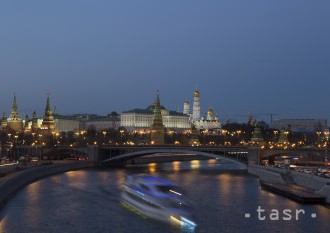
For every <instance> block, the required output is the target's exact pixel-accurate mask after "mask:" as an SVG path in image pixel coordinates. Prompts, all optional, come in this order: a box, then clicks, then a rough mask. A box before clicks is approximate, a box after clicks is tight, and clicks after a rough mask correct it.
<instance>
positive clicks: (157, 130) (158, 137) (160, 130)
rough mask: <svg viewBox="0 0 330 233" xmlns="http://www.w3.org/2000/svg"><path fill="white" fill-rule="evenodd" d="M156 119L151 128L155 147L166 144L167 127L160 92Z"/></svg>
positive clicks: (156, 106)
mask: <svg viewBox="0 0 330 233" xmlns="http://www.w3.org/2000/svg"><path fill="white" fill-rule="evenodd" d="M154 105H155V109H154V119H153V123H152V126H151V141H152V142H153V144H154V145H163V144H164V143H165V142H164V134H165V126H164V124H163V118H162V112H161V105H160V99H159V91H157V99H156V102H155V103H154Z"/></svg>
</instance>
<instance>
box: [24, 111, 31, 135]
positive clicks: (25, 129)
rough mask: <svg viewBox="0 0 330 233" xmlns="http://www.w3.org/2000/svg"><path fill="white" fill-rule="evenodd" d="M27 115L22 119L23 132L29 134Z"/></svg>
mask: <svg viewBox="0 0 330 233" xmlns="http://www.w3.org/2000/svg"><path fill="white" fill-rule="evenodd" d="M29 131H30V129H29V115H28V114H26V115H25V118H24V132H29Z"/></svg>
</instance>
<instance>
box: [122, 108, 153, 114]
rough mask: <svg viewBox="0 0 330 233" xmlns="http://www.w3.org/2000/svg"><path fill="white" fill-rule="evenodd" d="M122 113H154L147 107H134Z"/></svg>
mask: <svg viewBox="0 0 330 233" xmlns="http://www.w3.org/2000/svg"><path fill="white" fill-rule="evenodd" d="M123 113H138V114H147V115H154V112H153V111H152V110H149V109H140V108H135V109H132V110H129V111H125V112H123Z"/></svg>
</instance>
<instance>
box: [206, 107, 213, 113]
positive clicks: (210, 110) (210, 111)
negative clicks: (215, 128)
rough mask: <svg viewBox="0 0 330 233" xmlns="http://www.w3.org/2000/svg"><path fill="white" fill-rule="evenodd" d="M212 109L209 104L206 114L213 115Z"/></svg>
mask: <svg viewBox="0 0 330 233" xmlns="http://www.w3.org/2000/svg"><path fill="white" fill-rule="evenodd" d="M213 113H214V112H213V109H212V107H211V106H210V109H209V111H208V112H207V114H209V115H213Z"/></svg>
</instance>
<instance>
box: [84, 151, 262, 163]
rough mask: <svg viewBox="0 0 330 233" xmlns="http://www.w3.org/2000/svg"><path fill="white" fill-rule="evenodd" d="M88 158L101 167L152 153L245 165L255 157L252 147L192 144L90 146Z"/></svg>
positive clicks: (255, 152)
mask: <svg viewBox="0 0 330 233" xmlns="http://www.w3.org/2000/svg"><path fill="white" fill-rule="evenodd" d="M88 150H89V151H88V154H89V157H90V159H93V160H94V161H97V164H98V165H99V166H102V167H108V166H120V165H125V164H130V163H132V161H134V160H135V159H137V158H140V157H143V156H147V155H152V154H175V155H185V154H190V155H191V154H193V155H197V156H198V155H199V156H204V157H209V158H215V159H222V160H225V161H228V162H232V163H238V164H244V165H247V164H248V163H250V162H251V161H255V160H256V158H257V152H258V150H257V149H256V148H254V147H203V146H202V147H192V146H90V147H89V148H88Z"/></svg>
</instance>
